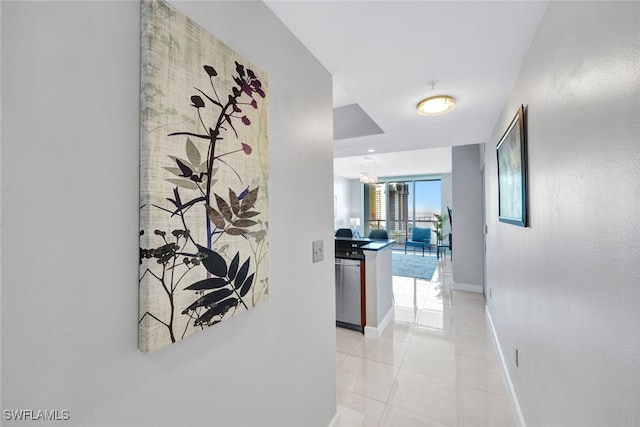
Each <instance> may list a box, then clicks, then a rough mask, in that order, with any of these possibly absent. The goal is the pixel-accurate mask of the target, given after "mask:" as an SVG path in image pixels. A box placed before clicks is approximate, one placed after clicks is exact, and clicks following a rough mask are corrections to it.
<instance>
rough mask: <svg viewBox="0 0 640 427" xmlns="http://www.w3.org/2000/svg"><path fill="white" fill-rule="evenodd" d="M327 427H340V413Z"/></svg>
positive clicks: (337, 413)
mask: <svg viewBox="0 0 640 427" xmlns="http://www.w3.org/2000/svg"><path fill="white" fill-rule="evenodd" d="M327 427H340V412H336V414H335V415H334V416H333V418H332V419H331V422H330V423H329V425H328V426H327Z"/></svg>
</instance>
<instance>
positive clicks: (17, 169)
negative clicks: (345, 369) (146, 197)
mask: <svg viewBox="0 0 640 427" xmlns="http://www.w3.org/2000/svg"><path fill="white" fill-rule="evenodd" d="M175 5H176V7H178V8H179V9H180V10H182V11H184V12H186V13H187V15H189V16H190V17H192V18H193V19H194V20H195V21H196V22H198V23H200V24H201V25H203V26H204V27H205V28H206V29H207V30H208V31H210V32H211V33H212V34H214V35H216V36H217V37H218V38H220V39H222V40H223V41H224V42H225V43H227V44H228V45H230V46H231V47H232V48H234V49H235V50H237V51H238V52H239V53H240V54H242V55H243V56H245V57H247V58H248V59H250V60H251V61H252V62H254V63H255V64H256V65H257V66H259V67H260V68H261V69H263V70H264V71H265V72H267V73H268V74H269V82H270V88H271V94H270V100H269V102H270V125H269V127H270V141H271V144H270V155H269V158H270V161H271V164H270V170H269V174H270V182H269V193H270V212H269V218H270V224H269V232H270V278H269V279H270V280H269V282H270V288H269V290H270V297H269V300H268V302H266V303H265V304H262V305H260V306H258V307H256V308H255V309H254V310H252V311H250V312H248V313H245V314H243V315H241V316H237V317H235V318H233V319H231V320H229V321H227V322H224V323H222V324H220V325H217V326H214V327H212V328H210V329H209V330H207V331H205V332H203V333H200V334H196V335H194V336H192V337H189V338H188V339H186V340H184V341H181V342H179V343H177V344H175V345H173V346H171V347H169V348H166V349H163V350H161V351H159V352H156V353H152V354H143V353H142V352H140V351H139V350H138V349H137V329H138V327H137V317H138V288H137V278H138V237H137V236H138V117H139V116H138V108H139V95H138V94H139V75H140V69H139V63H140V59H139V33H140V25H139V3H138V2H15V3H14V2H7V1H3V2H2V3H1V7H2V273H1V274H2V275H1V278H2V381H1V382H2V409H3V410H6V409H34V410H38V409H42V410H44V409H48V410H51V409H58V410H68V411H70V417H71V418H70V420H69V421H67V422H64V423H63V424H64V425H69V426H71V425H75V426H98V425H100V426H104V425H109V426H117V425H128V426H133V425H135V426H163V425H166V426H178V425H182V426H202V425H218V426H220V425H225V426H233V425H242V426H250V425H260V426H265V425H272V426H284V425H291V426H301V425H310V426H311V425H313V426H326V425H328V424H329V422H330V421H331V419H332V417H333V415H334V414H335V412H336V400H335V323H334V321H335V307H334V304H335V302H334V292H335V289H334V283H333V281H334V278H333V274H334V266H333V245H332V244H331V242H332V241H333V239H332V228H333V224H332V218H333V209H332V206H333V192H332V183H333V180H332V174H331V170H332V90H331V76H330V75H329V73H328V72H327V71H326V70H325V69H324V68H323V67H322V66H321V65H320V64H319V63H318V62H317V61H316V60H315V59H314V58H313V57H312V56H311V55H310V53H309V52H308V51H307V50H306V49H304V48H303V47H302V46H301V44H300V43H299V42H298V41H297V40H295V39H294V38H293V36H292V35H291V33H290V32H289V31H288V30H287V29H286V28H285V27H284V26H283V25H282V24H281V23H280V21H279V20H278V19H277V18H276V17H275V16H274V15H273V14H272V13H271V12H270V10H269V9H268V8H267V7H266V6H265V5H264V4H262V3H256V2H176V3H175ZM309 176H313V177H314V179H312V180H309V179H308V177H309ZM309 224H313V227H309ZM316 239H323V240H324V242H325V261H324V262H321V263H318V264H312V263H311V242H312V240H316ZM58 423H59V422H58ZM19 424H20V425H29V424H30V423H26V422H22V423H19ZM33 424H36V425H46V424H47V423H43V422H41V421H36V422H34V423H33ZM6 425H14V423H11V422H6Z"/></svg>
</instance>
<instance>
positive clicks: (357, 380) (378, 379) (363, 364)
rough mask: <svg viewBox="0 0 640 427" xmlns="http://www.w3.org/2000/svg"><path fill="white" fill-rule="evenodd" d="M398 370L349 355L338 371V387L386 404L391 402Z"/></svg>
mask: <svg viewBox="0 0 640 427" xmlns="http://www.w3.org/2000/svg"><path fill="white" fill-rule="evenodd" d="M397 373H398V368H396V367H394V366H391V365H387V364H384V363H380V362H375V361H373V360H367V359H363V358H361V357H356V356H352V355H349V356H347V357H346V358H345V360H344V361H343V362H342V363H341V364H340V366H339V367H338V369H337V375H336V382H337V386H338V387H340V388H343V389H345V390H348V391H351V392H355V393H358V394H361V395H363V396H365V397H368V398H370V399H375V400H377V401H379V402H382V403H386V402H387V401H388V400H389V396H390V394H391V390H392V388H393V385H394V381H395V378H396V375H397Z"/></svg>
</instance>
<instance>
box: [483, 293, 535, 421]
mask: <svg viewBox="0 0 640 427" xmlns="http://www.w3.org/2000/svg"><path fill="white" fill-rule="evenodd" d="M484 309H485V310H484V311H485V314H486V315H487V319H488V320H489V327H490V328H491V338H493V345H494V346H495V348H496V352H497V353H498V357H499V358H500V367H501V368H502V375H503V378H504V381H505V383H506V386H507V395H508V397H509V404H510V405H511V413H512V414H515V415H516V416H515V421H516V424H517V425H518V426H519V427H527V424H526V423H525V422H524V416H523V415H522V409H521V408H520V402H519V401H518V396H517V395H516V390H515V389H514V388H513V383H512V382H511V376H510V375H509V370H508V369H507V364H506V363H505V359H504V354H503V353H502V349H501V347H500V341H498V335H497V334H496V330H495V328H494V327H493V319H491V313H490V312H489V307H488V306H486V305H485V306H484Z"/></svg>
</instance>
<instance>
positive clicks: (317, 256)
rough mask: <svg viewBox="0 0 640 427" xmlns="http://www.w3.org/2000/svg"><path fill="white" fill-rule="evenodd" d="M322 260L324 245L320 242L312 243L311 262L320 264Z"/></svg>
mask: <svg viewBox="0 0 640 427" xmlns="http://www.w3.org/2000/svg"><path fill="white" fill-rule="evenodd" d="M323 259H324V243H323V241H322V240H315V241H314V242H313V262H314V263H315V262H320V261H322V260H323Z"/></svg>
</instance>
